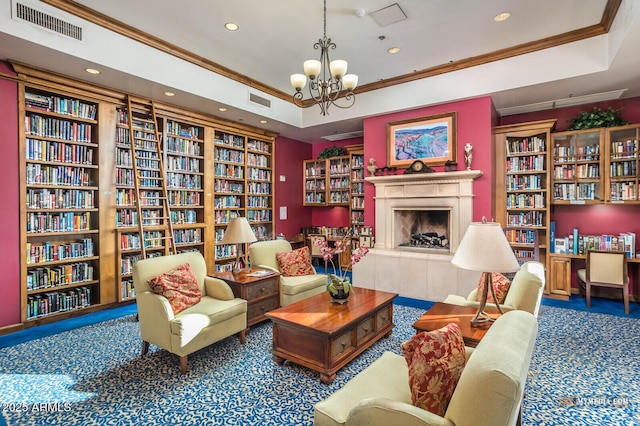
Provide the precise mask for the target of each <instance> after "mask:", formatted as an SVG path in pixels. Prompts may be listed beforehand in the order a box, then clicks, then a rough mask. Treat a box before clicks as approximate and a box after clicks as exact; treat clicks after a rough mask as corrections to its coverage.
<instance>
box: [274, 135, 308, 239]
mask: <svg viewBox="0 0 640 426" xmlns="http://www.w3.org/2000/svg"><path fill="white" fill-rule="evenodd" d="M275 144H276V148H275V153H276V156H275V176H274V181H275V188H274V193H275V204H274V206H273V207H274V208H273V215H274V226H275V233H276V234H280V233H282V234H284V235H285V237H286V238H290V237H292V236H293V235H294V234H296V233H298V232H300V228H303V227H306V226H309V225H310V224H311V214H312V211H311V209H309V208H308V207H302V197H303V195H302V193H303V192H302V191H303V184H304V183H303V181H302V170H303V163H302V162H303V161H304V160H308V159H310V158H313V153H312V145H311V144H306V143H302V142H299V141H295V140H293V139H287V138H283V137H278V138H276V142H275ZM280 176H285V178H286V181H285V182H280ZM282 206H285V207H287V219H285V220H280V207H282Z"/></svg>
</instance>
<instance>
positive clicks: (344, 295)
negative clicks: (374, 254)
mask: <svg viewBox="0 0 640 426" xmlns="http://www.w3.org/2000/svg"><path fill="white" fill-rule="evenodd" d="M315 244H316V245H318V246H320V253H322V257H323V259H324V260H325V261H327V262H329V263H331V267H332V268H333V274H328V275H329V279H328V283H327V291H328V292H329V294H330V295H331V298H332V300H333V301H334V302H336V303H346V302H347V299H348V297H349V294H350V293H351V291H352V290H353V287H352V285H351V282H350V280H349V276H348V275H347V271H346V270H344V269H342V265H341V264H340V262H339V261H338V267H337V268H336V264H335V263H334V260H333V259H334V258H335V257H336V256H338V257H339V256H340V253H342V252H344V251H346V250H348V248H349V244H351V233H350V232H349V233H347V235H345V236H344V237H343V238H342V239H341V240H338V241H336V242H335V243H334V244H333V247H331V246H329V244H328V242H327V241H326V240H316V241H315ZM368 252H369V249H368V248H367V247H358V248H356V249H355V250H352V251H351V256H350V257H349V263H348V265H347V269H351V267H352V266H353V265H354V264H356V263H358V262H360V260H362V258H363V257H364V256H366V255H367V253H368Z"/></svg>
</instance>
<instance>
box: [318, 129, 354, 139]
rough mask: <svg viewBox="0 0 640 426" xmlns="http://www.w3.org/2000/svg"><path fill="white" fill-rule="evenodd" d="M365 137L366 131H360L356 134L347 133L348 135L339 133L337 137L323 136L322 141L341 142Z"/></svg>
mask: <svg viewBox="0 0 640 426" xmlns="http://www.w3.org/2000/svg"><path fill="white" fill-rule="evenodd" d="M363 135H364V131H362V130H359V131H355V132H347V133H339V134H335V135H327V136H322V139H326V140H328V141H340V140H343V139H352V138H359V137H362V136H363Z"/></svg>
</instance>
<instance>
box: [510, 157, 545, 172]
mask: <svg viewBox="0 0 640 426" xmlns="http://www.w3.org/2000/svg"><path fill="white" fill-rule="evenodd" d="M545 167H546V159H545V156H544V155H542V154H538V155H528V156H525V157H510V158H508V159H507V171H508V172H525V171H544V170H545Z"/></svg>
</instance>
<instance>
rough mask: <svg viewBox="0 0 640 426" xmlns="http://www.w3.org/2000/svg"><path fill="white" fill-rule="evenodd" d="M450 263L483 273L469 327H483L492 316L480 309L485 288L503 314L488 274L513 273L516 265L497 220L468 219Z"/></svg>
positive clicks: (483, 306)
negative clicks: (478, 301) (477, 302)
mask: <svg viewBox="0 0 640 426" xmlns="http://www.w3.org/2000/svg"><path fill="white" fill-rule="evenodd" d="M451 263H452V264H454V265H455V266H457V267H459V268H462V269H468V270H470V271H479V272H484V273H485V274H484V286H483V292H482V299H481V301H480V306H479V307H478V311H477V312H476V314H475V316H474V317H473V318H472V319H471V326H472V327H479V326H483V325H486V324H487V323H489V322H490V321H493V318H491V316H490V315H489V314H487V313H486V312H484V308H485V306H486V304H487V296H488V292H489V291H491V294H492V295H493V300H494V301H496V306H497V307H498V311H500V313H503V312H502V309H501V308H500V305H499V304H498V302H497V299H496V295H495V291H494V289H493V281H492V273H493V272H515V271H517V270H518V269H519V268H520V265H519V264H518V260H517V259H516V257H515V255H514V254H513V250H512V249H511V246H510V245H509V242H508V241H507V237H506V236H505V235H504V231H503V230H502V227H501V226H500V224H499V223H497V222H487V219H486V218H485V217H483V218H482V222H472V223H471V224H470V225H469V228H467V232H466V233H465V234H464V237H462V241H460V246H459V247H458V250H456V253H455V254H454V255H453V258H452V259H451Z"/></svg>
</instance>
